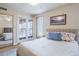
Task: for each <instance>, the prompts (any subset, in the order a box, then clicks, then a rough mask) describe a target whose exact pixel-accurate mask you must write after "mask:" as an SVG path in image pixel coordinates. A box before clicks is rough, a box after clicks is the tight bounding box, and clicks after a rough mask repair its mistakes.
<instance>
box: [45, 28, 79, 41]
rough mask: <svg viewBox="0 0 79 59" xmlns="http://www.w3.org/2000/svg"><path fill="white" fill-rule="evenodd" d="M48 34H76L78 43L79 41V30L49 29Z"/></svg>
mask: <svg viewBox="0 0 79 59" xmlns="http://www.w3.org/2000/svg"><path fill="white" fill-rule="evenodd" d="M46 31H47V32H69V33H75V34H76V35H77V37H76V39H75V40H76V41H78V39H79V34H78V31H79V29H47V30H46Z"/></svg>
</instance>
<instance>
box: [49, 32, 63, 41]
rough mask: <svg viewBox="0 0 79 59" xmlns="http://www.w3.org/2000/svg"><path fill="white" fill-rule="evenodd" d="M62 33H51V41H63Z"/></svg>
mask: <svg viewBox="0 0 79 59" xmlns="http://www.w3.org/2000/svg"><path fill="white" fill-rule="evenodd" d="M61 36H62V35H61V33H59V32H49V33H48V39H51V40H57V41H61V40H62V39H61Z"/></svg>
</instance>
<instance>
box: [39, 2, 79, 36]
mask: <svg viewBox="0 0 79 59" xmlns="http://www.w3.org/2000/svg"><path fill="white" fill-rule="evenodd" d="M62 14H66V15H67V17H66V25H50V17H51V16H56V15H62ZM38 16H43V17H44V34H46V29H47V28H52V29H54V28H78V29H79V4H70V5H66V6H63V7H59V8H56V9H54V10H51V11H48V12H46V13H43V14H40V15H38Z"/></svg>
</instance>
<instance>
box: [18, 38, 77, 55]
mask: <svg viewBox="0 0 79 59" xmlns="http://www.w3.org/2000/svg"><path fill="white" fill-rule="evenodd" d="M18 54H19V55H21V56H22V55H23V56H28V55H29V56H31V55H32V56H33V55H36V56H77V55H79V50H78V44H77V42H76V41H73V42H65V41H55V40H48V39H47V38H46V37H44V38H40V39H35V40H32V41H27V42H23V43H21V44H20V45H19V48H18Z"/></svg>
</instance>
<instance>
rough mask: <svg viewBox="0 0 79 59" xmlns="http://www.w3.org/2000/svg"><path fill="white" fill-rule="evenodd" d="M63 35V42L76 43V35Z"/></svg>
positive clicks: (63, 33)
mask: <svg viewBox="0 0 79 59" xmlns="http://www.w3.org/2000/svg"><path fill="white" fill-rule="evenodd" d="M61 35H62V40H63V41H68V42H70V41H74V40H75V37H76V34H74V33H67V32H61Z"/></svg>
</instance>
